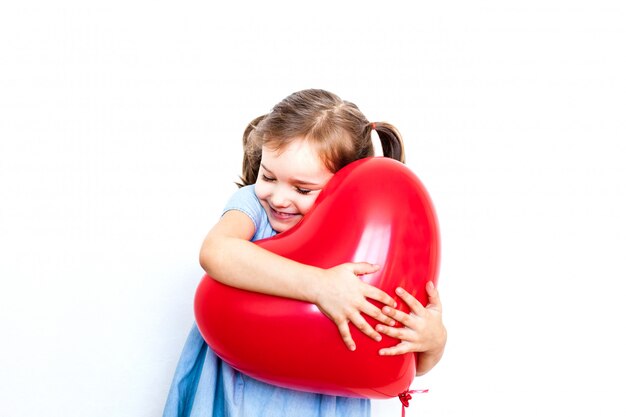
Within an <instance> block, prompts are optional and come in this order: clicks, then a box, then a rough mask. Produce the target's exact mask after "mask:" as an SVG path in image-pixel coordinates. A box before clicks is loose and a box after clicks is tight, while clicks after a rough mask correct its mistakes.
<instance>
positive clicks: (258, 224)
mask: <svg viewBox="0 0 626 417" xmlns="http://www.w3.org/2000/svg"><path fill="white" fill-rule="evenodd" d="M230 210H238V211H240V212H242V213H244V214H245V215H247V216H248V217H250V219H251V220H252V223H254V230H255V234H254V236H253V238H252V241H255V240H258V239H263V238H266V237H270V236H273V235H274V234H276V232H275V231H274V230H272V226H271V225H270V223H269V220H268V218H267V214H266V213H265V210H264V209H263V206H262V205H261V203H260V202H259V199H258V198H257V197H256V194H255V193H254V184H252V185H247V186H245V187H242V188H240V189H239V190H237V191H236V192H235V194H233V196H232V197H231V198H230V200H228V202H227V203H226V206H225V207H224V210H223V211H222V215H223V214H224V213H226V212H227V211H230Z"/></svg>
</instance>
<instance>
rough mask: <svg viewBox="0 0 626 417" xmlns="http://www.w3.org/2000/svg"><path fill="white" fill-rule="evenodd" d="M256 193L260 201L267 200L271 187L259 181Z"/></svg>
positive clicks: (255, 186)
mask: <svg viewBox="0 0 626 417" xmlns="http://www.w3.org/2000/svg"><path fill="white" fill-rule="evenodd" d="M254 193H255V194H256V196H257V198H258V199H259V200H263V199H265V198H267V196H268V195H269V193H270V192H269V187H268V184H267V183H265V182H262V181H258V182H256V183H255V184H254Z"/></svg>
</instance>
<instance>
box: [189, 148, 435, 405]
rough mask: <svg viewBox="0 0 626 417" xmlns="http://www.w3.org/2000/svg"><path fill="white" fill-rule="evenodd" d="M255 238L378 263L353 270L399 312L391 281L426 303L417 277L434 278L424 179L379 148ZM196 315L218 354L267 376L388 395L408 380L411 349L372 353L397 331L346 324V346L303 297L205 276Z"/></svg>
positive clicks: (299, 254)
mask: <svg viewBox="0 0 626 417" xmlns="http://www.w3.org/2000/svg"><path fill="white" fill-rule="evenodd" d="M257 244H258V245H259V246H261V247H263V248H265V249H267V250H269V251H272V252H274V253H277V254H279V255H281V256H284V257H287V258H290V259H293V260H295V261H298V262H301V263H304V264H308V265H314V266H318V267H321V268H330V267H333V266H336V265H339V264H342V263H345V262H370V263H372V264H377V265H380V266H381V269H380V270H379V271H378V272H376V273H374V274H371V275H366V276H363V277H362V279H363V280H364V281H365V282H367V283H369V284H371V285H374V286H376V287H378V288H380V289H382V290H383V291H385V292H387V293H388V294H389V295H391V296H392V297H394V299H396V301H397V302H398V306H399V307H398V308H399V309H400V310H403V311H405V312H408V311H409V309H408V306H406V304H404V302H402V301H401V300H400V299H399V298H398V297H397V296H396V295H395V289H396V287H398V286H401V287H403V288H405V289H406V290H407V291H408V292H410V293H411V294H412V295H413V296H415V297H416V298H417V299H418V300H419V301H420V302H421V303H422V304H423V305H426V303H427V300H428V296H427V294H426V290H425V285H426V283H427V282H428V281H433V282H435V283H436V279H437V273H438V269H439V232H438V226H437V219H436V216H435V212H434V209H433V206H432V203H431V200H430V198H429V196H428V194H427V192H426V189H425V188H424V186H423V185H422V183H421V182H420V181H419V179H418V178H417V177H416V176H415V174H413V173H412V172H411V171H410V170H409V169H408V168H407V167H406V166H405V165H403V164H402V163H400V162H398V161H395V160H393V159H389V158H383V157H376V158H366V159H361V160H359V161H356V162H353V163H351V164H349V165H348V166H346V167H344V168H343V169H341V170H339V171H338V172H337V173H336V174H335V175H334V176H333V177H332V178H331V180H330V181H329V182H328V184H327V185H326V187H325V188H324V190H323V191H322V192H321V193H320V195H319V196H318V198H317V200H316V202H315V205H314V206H313V208H312V209H311V211H310V212H309V213H308V214H307V215H306V216H305V217H304V218H303V220H302V221H301V222H300V223H299V224H298V225H297V226H295V227H294V228H292V229H291V230H289V231H287V232H284V233H281V234H278V235H276V236H274V237H272V238H269V239H264V240H260V241H258V242H257ZM375 303H376V302H375ZM378 305H379V306H380V304H378ZM195 316H196V321H197V324H198V328H199V329H200V332H201V334H202V336H203V337H204V339H205V340H206V341H207V343H208V344H209V346H211V348H212V349H213V350H214V351H215V353H216V354H217V355H218V356H220V357H221V358H222V359H223V360H224V361H226V362H227V363H229V364H230V365H231V366H233V367H234V368H236V369H238V370H239V371H241V372H243V373H245V374H248V375H250V376H252V377H254V378H256V379H259V380H262V381H265V382H267V383H270V384H274V385H278V386H283V387H287V388H291V389H297V390H304V391H312V392H318V393H323V394H329V395H341V396H348V397H366V398H390V397H395V396H397V395H399V394H401V393H402V392H404V391H405V390H407V389H408V388H409V386H410V384H411V382H412V380H413V378H414V376H415V365H416V363H415V360H416V357H415V355H414V354H412V353H410V354H404V355H398V356H380V355H379V354H378V351H379V349H381V348H383V347H389V346H394V345H396V344H397V343H399V341H398V340H397V339H393V338H390V337H387V336H383V340H382V341H380V342H376V341H374V340H372V339H370V338H369V337H367V336H365V335H364V334H363V333H362V332H360V331H359V330H358V329H356V328H355V327H354V326H352V325H350V326H351V332H352V337H353V338H354V341H355V343H356V346H357V349H356V350H355V351H349V350H348V349H347V348H346V346H345V345H344V343H343V341H342V339H341V337H340V336H339V331H338V330H337V327H336V326H335V324H334V323H333V322H332V321H331V320H329V319H328V318H327V317H326V316H325V315H324V314H322V313H321V312H320V310H319V309H318V308H317V306H315V305H313V304H310V303H306V302H302V301H298V300H292V299H287V298H281V297H274V296H269V295H265V294H258V293H253V292H249V291H244V290H239V289H236V288H233V287H229V286H227V285H223V284H221V283H219V282H217V281H215V280H214V279H212V278H210V277H209V276H205V277H204V278H203V279H202V281H201V282H200V284H199V286H198V289H197V291H196V298H195ZM366 320H368V322H369V323H370V324H373V325H374V324H375V323H376V321H375V320H373V319H371V318H370V317H366ZM418 360H419V358H418Z"/></svg>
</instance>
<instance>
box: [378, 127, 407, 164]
mask: <svg viewBox="0 0 626 417" xmlns="http://www.w3.org/2000/svg"><path fill="white" fill-rule="evenodd" d="M371 126H372V130H376V133H378V137H379V138H380V144H381V146H382V148H383V155H384V156H386V157H388V158H393V159H395V160H397V161H400V162H402V163H404V162H405V161H404V142H403V141H402V135H400V132H399V131H398V129H396V128H395V127H394V126H393V125H392V124H390V123H387V122H377V123H371Z"/></svg>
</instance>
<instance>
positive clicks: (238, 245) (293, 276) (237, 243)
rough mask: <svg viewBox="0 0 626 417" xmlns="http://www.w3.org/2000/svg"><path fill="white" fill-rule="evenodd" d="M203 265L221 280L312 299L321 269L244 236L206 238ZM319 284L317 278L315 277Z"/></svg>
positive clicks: (250, 288) (245, 288)
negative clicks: (266, 247)
mask: <svg viewBox="0 0 626 417" xmlns="http://www.w3.org/2000/svg"><path fill="white" fill-rule="evenodd" d="M200 264H201V265H202V268H204V270H205V271H206V272H207V273H208V274H209V275H210V276H211V277H213V278H214V279H216V280H217V281H220V282H222V283H224V284H227V285H230V286H233V287H236V288H241V289H244V290H249V291H254V292H259V293H263V294H270V295H276V296H281V297H287V298H293V299H298V300H303V301H308V302H315V301H316V297H317V293H316V288H317V287H316V285H315V283H316V280H319V279H322V276H321V275H322V274H321V272H322V270H321V269H320V268H316V267H313V266H309V265H304V264H300V263H298V262H295V261H292V260H290V259H287V258H283V257H281V256H279V255H276V254H274V253H272V252H270V251H268V250H265V249H263V248H261V247H259V246H258V245H256V244H254V243H252V242H249V241H246V240H244V239H239V238H232V237H223V236H220V237H219V238H216V239H211V238H207V240H206V241H205V242H204V245H203V246H202V249H201V252H200ZM318 284H319V281H318Z"/></svg>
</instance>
